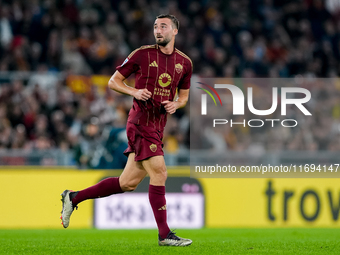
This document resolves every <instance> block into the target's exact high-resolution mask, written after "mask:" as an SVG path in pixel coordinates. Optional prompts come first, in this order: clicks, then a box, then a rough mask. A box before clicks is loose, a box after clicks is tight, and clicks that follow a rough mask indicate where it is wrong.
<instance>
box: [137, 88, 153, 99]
mask: <svg viewBox="0 0 340 255" xmlns="http://www.w3.org/2000/svg"><path fill="white" fill-rule="evenodd" d="M151 96H152V93H151V92H150V91H149V90H147V89H139V90H137V91H136V93H135V94H134V95H133V97H134V98H136V99H137V100H141V101H146V100H148V99H149V98H150V97H151Z"/></svg>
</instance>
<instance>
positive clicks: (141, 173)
mask: <svg viewBox="0 0 340 255" xmlns="http://www.w3.org/2000/svg"><path fill="white" fill-rule="evenodd" d="M134 158H135V153H130V154H129V157H128V161H127V163H126V165H125V168H124V171H123V172H122V174H121V175H120V177H119V184H120V187H121V188H122V190H124V191H132V190H134V189H135V188H136V187H137V186H138V184H139V183H140V182H141V181H142V180H143V179H144V177H145V176H146V174H147V172H146V171H145V169H144V167H143V165H142V163H141V162H140V161H135V160H134Z"/></svg>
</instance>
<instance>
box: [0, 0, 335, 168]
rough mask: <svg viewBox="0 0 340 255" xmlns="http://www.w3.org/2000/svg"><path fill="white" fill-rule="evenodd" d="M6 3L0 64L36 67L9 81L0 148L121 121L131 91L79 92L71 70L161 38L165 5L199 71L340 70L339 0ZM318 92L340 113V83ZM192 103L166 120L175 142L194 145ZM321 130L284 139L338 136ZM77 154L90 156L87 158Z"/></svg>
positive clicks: (82, 136) (113, 59)
mask: <svg viewBox="0 0 340 255" xmlns="http://www.w3.org/2000/svg"><path fill="white" fill-rule="evenodd" d="M0 7H1V11H0V15H1V16H0V71H1V72H6V71H34V72H35V74H34V76H32V77H30V78H29V79H28V80H26V81H23V80H20V79H12V80H9V81H2V84H1V86H0V89H1V90H0V91H1V92H0V148H24V149H28V150H34V149H40V150H44V149H47V148H60V149H62V150H67V149H70V148H77V146H78V147H82V146H81V143H82V141H83V140H86V141H89V140H90V141H92V140H98V139H95V138H94V137H96V136H100V134H101V133H102V130H103V127H104V126H106V125H110V126H113V127H118V128H120V127H123V126H124V124H125V121H126V117H127V112H128V109H129V107H130V105H131V100H129V99H126V97H124V96H120V95H118V94H117V93H113V92H110V91H106V93H105V95H104V96H101V95H99V94H98V92H97V91H96V90H95V89H91V91H90V92H88V93H83V94H77V93H73V92H72V91H71V90H70V89H69V87H68V86H66V82H65V80H66V78H65V77H67V76H68V75H92V74H101V75H109V76H110V75H112V74H113V72H114V71H115V67H116V66H118V65H120V64H121V63H122V62H123V61H124V59H125V58H126V56H127V55H128V54H129V53H130V52H131V51H132V50H134V49H135V48H138V47H140V46H141V45H144V44H153V43H154V38H153V31H152V27H153V22H154V19H155V17H156V16H157V15H158V14H160V13H171V14H174V15H175V16H176V17H178V19H179V21H180V32H179V34H178V36H177V37H176V47H177V48H178V49H180V50H181V51H183V52H185V53H186V54H187V55H188V56H189V57H191V59H192V61H193V64H194V73H195V74H198V75H200V76H202V77H282V78H286V77H294V76H296V75H302V76H304V77H336V76H338V75H339V72H340V61H339V60H340V3H339V1H337V0H325V1H322V0H291V1H287V0H228V1H209V0H201V1H195V0H191V1H190V0H189V1H179V0H178V1H167V0H161V1H156V0H136V1H125V0H120V1H119V0H117V1H107V0H40V1H39V0H32V1H23V0H7V1H6V0H1V1H0ZM47 71H50V72H47ZM53 71H55V72H63V74H65V75H64V76H63V77H64V78H63V79H57V78H56V77H55V76H54V75H53V74H51V72H53ZM324 91H326V92H327V93H326V94H325V92H324ZM316 93H320V95H327V100H330V101H332V102H334V105H333V104H332V105H331V106H330V107H331V108H330V109H331V110H330V111H329V112H328V114H327V115H326V116H323V118H328V119H327V120H325V119H323V118H320V119H319V120H318V121H321V122H326V121H330V123H331V124H330V125H332V123H333V124H334V123H337V122H338V118H339V116H338V115H339V114H338V113H337V112H338V111H339V110H336V109H338V108H339V106H337V103H336V101H337V100H338V99H339V92H338V89H337V88H336V87H335V86H334V87H332V88H328V89H326V90H325V89H319V90H318V89H316ZM320 98H322V99H324V98H325V96H323V97H322V96H320ZM327 100H326V101H327ZM320 102H321V101H320ZM320 102H317V104H319V103H320ZM327 102H329V101H327ZM338 102H339V100H338ZM336 107H338V108H336ZM185 111H187V110H181V111H178V113H177V114H176V115H175V116H174V117H172V118H170V120H169V125H168V128H167V130H166V133H165V144H166V149H167V150H168V151H170V152H176V151H177V150H178V149H179V148H181V147H183V148H188V143H189V141H188V139H189V138H188V137H189V135H188V132H189V131H188V130H189V129H188V125H189V121H188V115H187V114H185ZM334 112H335V113H334ZM332 113H334V114H333V115H332ZM92 126H94V127H98V130H97V128H92ZM323 130H325V129H322V128H315V129H312V128H310V132H309V134H310V135H309V136H310V137H309V139H310V141H311V143H308V145H307V144H306V145H303V143H299V144H298V145H296V143H297V141H298V139H297V138H296V136H295V137H294V136H292V138H291V142H288V143H287V144H285V145H282V146H281V147H280V148H279V149H301V150H305V149H308V148H309V147H310V146H312V147H313V148H315V149H320V150H321V149H323V150H324V149H330V146H331V145H330V144H332V143H331V141H332V139H331V138H329V139H328V140H327V139H326V142H323V143H322V142H320V139H319V137H320V136H327V135H328V134H324V133H325V132H324V131H323ZM234 133H237V132H234ZM297 136H298V134H297ZM300 136H301V134H300ZM231 137H232V136H231ZM270 137H271V136H268V139H270ZM228 139H231V138H226V141H227V143H229V144H230V141H228ZM232 139H236V140H237V139H239V140H242V139H244V138H242V135H240V136H238V135H235V136H234V138H232ZM99 140H100V139H99ZM324 140H325V139H323V140H322V141H324ZM327 141H328V142H327ZM267 142H268V141H267ZM89 144H91V143H89V142H88V143H87V145H86V146H87V147H89ZM264 144H266V141H265V142H264ZM301 144H302V145H301ZM86 146H83V147H86ZM228 147H229V149H235V148H236V147H237V146H236V147H235V146H228ZM266 149H271V147H270V146H266ZM82 150H83V151H85V149H84V148H83V149H82ZM78 163H80V164H83V165H84V164H85V165H86V164H88V163H87V160H86V159H85V160H84V161H83V162H82V163H81V159H80V158H78Z"/></svg>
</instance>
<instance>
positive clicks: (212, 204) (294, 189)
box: [0, 168, 340, 229]
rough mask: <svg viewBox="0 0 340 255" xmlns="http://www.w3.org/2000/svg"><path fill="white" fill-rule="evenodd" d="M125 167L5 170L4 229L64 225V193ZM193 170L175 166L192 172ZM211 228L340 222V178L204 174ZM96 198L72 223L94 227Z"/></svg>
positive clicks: (0, 221)
mask: <svg viewBox="0 0 340 255" xmlns="http://www.w3.org/2000/svg"><path fill="white" fill-rule="evenodd" d="M119 173H120V171H79V170H74V169H64V170H60V169H40V170H29V169H6V170H4V169H1V170H0V194H1V206H0V228H2V229H4V228H61V225H60V219H59V217H60V211H61V202H60V198H61V197H60V193H61V192H62V191H63V190H64V189H74V190H79V189H83V188H85V187H88V186H91V185H93V184H95V183H97V182H98V181H99V180H101V179H102V178H104V177H106V176H118V175H119ZM188 175H189V169H188V168H182V169H177V170H171V169H170V170H169V176H186V177H187V176H188ZM199 182H200V183H201V185H202V188H203V194H204V197H205V198H204V199H205V226H206V227H223V228H225V227H339V226H340V223H339V222H340V219H339V212H340V180H339V179H330V178H328V179H315V178H310V179H307V178H305V179H287V178H282V179H259V178H254V179H236V178H234V179H222V178H221V179H212V178H207V179H199ZM93 216H94V215H93V200H89V201H85V202H83V203H81V204H80V206H79V211H75V212H74V215H73V216H72V222H71V225H70V227H72V228H91V227H93Z"/></svg>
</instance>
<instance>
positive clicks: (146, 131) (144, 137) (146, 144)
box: [124, 122, 164, 161]
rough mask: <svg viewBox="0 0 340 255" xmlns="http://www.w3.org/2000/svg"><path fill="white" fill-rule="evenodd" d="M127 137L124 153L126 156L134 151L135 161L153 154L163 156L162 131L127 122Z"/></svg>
mask: <svg viewBox="0 0 340 255" xmlns="http://www.w3.org/2000/svg"><path fill="white" fill-rule="evenodd" d="M126 134H127V137H128V148H127V149H126V150H125V151H124V155H126V156H128V155H129V154H130V153H131V152H134V153H135V154H136V155H135V161H140V160H144V159H147V158H150V157H153V156H164V152H163V142H162V139H163V132H161V131H159V130H156V129H154V128H151V127H148V126H141V125H136V124H133V123H130V122H128V123H127V124H126Z"/></svg>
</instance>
